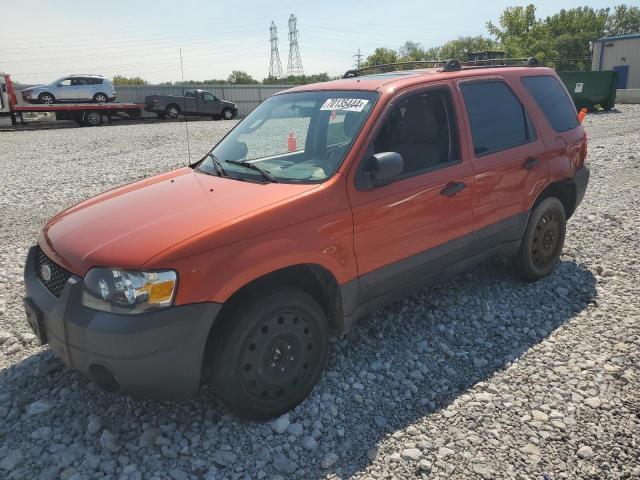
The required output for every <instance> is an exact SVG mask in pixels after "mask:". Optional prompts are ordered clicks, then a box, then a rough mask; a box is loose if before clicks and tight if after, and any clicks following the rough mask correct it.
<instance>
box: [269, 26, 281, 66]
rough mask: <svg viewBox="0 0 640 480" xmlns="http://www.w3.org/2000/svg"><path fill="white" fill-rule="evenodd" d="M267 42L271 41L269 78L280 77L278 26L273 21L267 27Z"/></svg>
mask: <svg viewBox="0 0 640 480" xmlns="http://www.w3.org/2000/svg"><path fill="white" fill-rule="evenodd" d="M269 37H270V38H269V42H270V43H271V61H270V62H269V78H282V64H281V63H280V53H279V52H278V28H277V27H276V24H275V22H273V21H272V22H271V27H269Z"/></svg>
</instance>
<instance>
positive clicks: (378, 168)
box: [369, 152, 404, 187]
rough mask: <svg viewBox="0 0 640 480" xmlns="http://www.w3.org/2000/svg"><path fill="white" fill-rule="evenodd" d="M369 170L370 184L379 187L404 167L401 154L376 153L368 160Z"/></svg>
mask: <svg viewBox="0 0 640 480" xmlns="http://www.w3.org/2000/svg"><path fill="white" fill-rule="evenodd" d="M369 162H370V163H369V165H370V172H371V186H372V187H379V186H381V185H385V184H387V183H389V181H390V180H392V179H393V178H395V177H397V176H398V175H400V174H401V173H402V170H403V169H404V160H403V159H402V155H400V154H399V153H397V152H382V153H376V154H374V155H373V156H372V157H371V160H369Z"/></svg>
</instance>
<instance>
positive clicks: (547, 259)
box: [514, 197, 567, 280]
mask: <svg viewBox="0 0 640 480" xmlns="http://www.w3.org/2000/svg"><path fill="white" fill-rule="evenodd" d="M566 227H567V218H566V215H565V211H564V207H563V206H562V203H561V202H560V200H558V199H557V198H555V197H550V198H546V199H545V200H543V201H542V202H540V204H539V205H538V206H537V207H536V208H535V209H534V210H533V212H531V215H530V217H529V222H528V223H527V228H526V229H525V232H524V237H523V239H522V243H521V244H520V249H519V250H518V253H516V255H515V257H514V264H515V267H516V271H517V272H518V274H519V275H520V276H522V277H523V278H525V279H526V280H538V279H539V278H542V277H546V276H547V275H549V274H550V273H551V271H552V270H553V267H554V266H555V264H556V263H557V261H558V258H560V253H561V252H562V247H563V245H564V237H565V233H566Z"/></svg>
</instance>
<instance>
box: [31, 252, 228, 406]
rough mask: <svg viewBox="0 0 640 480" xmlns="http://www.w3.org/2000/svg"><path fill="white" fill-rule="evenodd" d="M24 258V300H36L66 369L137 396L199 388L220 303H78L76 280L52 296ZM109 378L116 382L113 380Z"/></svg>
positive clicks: (187, 393)
mask: <svg viewBox="0 0 640 480" xmlns="http://www.w3.org/2000/svg"><path fill="white" fill-rule="evenodd" d="M36 249H37V247H35V246H34V247H32V248H31V249H30V250H29V254H28V256H27V263H26V265H25V272H24V279H25V288H26V291H27V296H26V298H25V303H30V304H31V305H33V306H35V307H36V309H37V311H38V313H39V316H40V318H41V325H42V327H43V331H44V335H43V336H45V337H46V339H47V341H48V343H49V345H50V347H51V349H52V350H53V351H54V352H55V353H56V355H57V356H59V357H60V358H61V359H62V361H63V362H64V363H65V364H67V365H68V366H69V367H71V368H73V369H76V370H78V371H80V372H81V373H83V374H85V375H86V376H87V377H89V378H90V379H91V380H93V381H94V382H96V383H97V384H98V385H100V386H101V387H103V388H105V389H106V390H109V391H115V392H118V393H126V394H130V395H132V396H134V397H140V398H158V399H181V398H188V397H191V396H193V395H195V394H196V393H197V392H198V389H199V386H200V373H201V367H202V360H203V356H204V349H205V346H206V342H207V338H208V335H209V330H210V328H211V326H212V324H213V322H214V320H215V318H216V316H217V315H218V313H219V311H220V309H221V307H222V305H220V304H217V303H195V304H190V305H182V306H177V307H172V308H167V309H163V310H157V311H154V312H149V313H143V314H138V315H123V314H114V313H109V312H102V311H98V310H93V309H90V308H87V307H84V306H83V305H82V303H81V299H82V279H81V278H80V277H77V276H75V275H71V277H70V278H69V279H68V280H67V282H66V284H65V285H64V289H63V291H62V294H61V295H60V298H59V299H58V298H56V297H55V296H54V295H53V294H52V293H51V292H50V291H49V290H48V289H47V288H46V287H45V286H44V284H43V283H42V282H41V281H40V280H39V278H38V277H37V275H36ZM114 381H115V383H114Z"/></svg>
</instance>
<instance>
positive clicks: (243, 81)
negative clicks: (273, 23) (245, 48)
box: [228, 70, 259, 85]
mask: <svg viewBox="0 0 640 480" xmlns="http://www.w3.org/2000/svg"><path fill="white" fill-rule="evenodd" d="M228 81H229V83H235V84H238V85H249V84H253V83H259V82H258V81H257V80H255V79H254V78H253V77H252V76H251V75H249V74H248V73H247V72H243V71H242V70H234V71H232V72H231V75H229V78H228Z"/></svg>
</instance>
